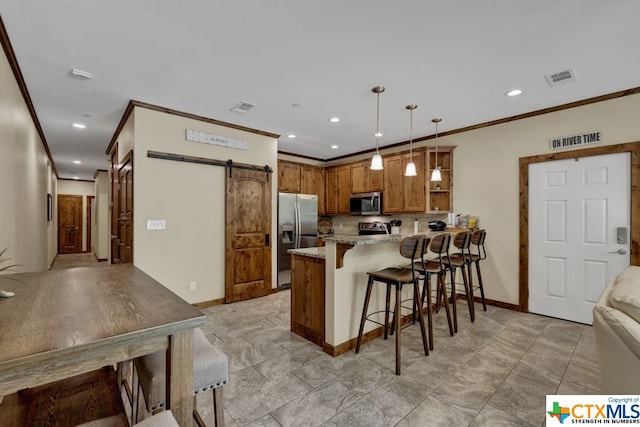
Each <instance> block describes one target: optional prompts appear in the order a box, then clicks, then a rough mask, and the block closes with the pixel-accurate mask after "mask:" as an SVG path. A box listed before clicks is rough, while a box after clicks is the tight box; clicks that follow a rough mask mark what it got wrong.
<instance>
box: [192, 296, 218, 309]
mask: <svg viewBox="0 0 640 427" xmlns="http://www.w3.org/2000/svg"><path fill="white" fill-rule="evenodd" d="M222 304H224V298H219V299H213V300H209V301H202V302H197V303H195V304H191V305H192V306H194V307H195V308H209V307H215V306H216V305H222Z"/></svg>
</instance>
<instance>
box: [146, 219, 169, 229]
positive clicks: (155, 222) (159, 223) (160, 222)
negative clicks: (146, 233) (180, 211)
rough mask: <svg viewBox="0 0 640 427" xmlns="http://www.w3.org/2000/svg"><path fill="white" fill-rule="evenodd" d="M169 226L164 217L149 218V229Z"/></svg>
mask: <svg viewBox="0 0 640 427" xmlns="http://www.w3.org/2000/svg"><path fill="white" fill-rule="evenodd" d="M166 228H167V221H165V220H164V219H150V220H147V230H165V229H166Z"/></svg>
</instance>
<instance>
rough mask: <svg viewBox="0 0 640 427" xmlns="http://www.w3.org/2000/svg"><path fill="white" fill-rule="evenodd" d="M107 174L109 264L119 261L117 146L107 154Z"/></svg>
mask: <svg viewBox="0 0 640 427" xmlns="http://www.w3.org/2000/svg"><path fill="white" fill-rule="evenodd" d="M109 173H110V175H111V212H110V214H111V236H110V237H109V241H110V249H111V263H112V264H113V263H116V260H119V259H120V256H119V255H118V144H116V145H115V146H114V147H113V150H112V151H111V153H110V154H109Z"/></svg>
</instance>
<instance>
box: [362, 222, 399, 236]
mask: <svg viewBox="0 0 640 427" xmlns="http://www.w3.org/2000/svg"><path fill="white" fill-rule="evenodd" d="M373 234H391V225H390V224H389V223H388V222H381V221H376V222H359V223H358V235H359V236H370V235H373Z"/></svg>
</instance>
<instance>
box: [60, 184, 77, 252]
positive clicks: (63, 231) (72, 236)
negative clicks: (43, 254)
mask: <svg viewBox="0 0 640 427" xmlns="http://www.w3.org/2000/svg"><path fill="white" fill-rule="evenodd" d="M80 252H82V196H73V195H68V194H58V253H59V254H77V253H80Z"/></svg>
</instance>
